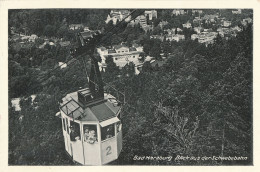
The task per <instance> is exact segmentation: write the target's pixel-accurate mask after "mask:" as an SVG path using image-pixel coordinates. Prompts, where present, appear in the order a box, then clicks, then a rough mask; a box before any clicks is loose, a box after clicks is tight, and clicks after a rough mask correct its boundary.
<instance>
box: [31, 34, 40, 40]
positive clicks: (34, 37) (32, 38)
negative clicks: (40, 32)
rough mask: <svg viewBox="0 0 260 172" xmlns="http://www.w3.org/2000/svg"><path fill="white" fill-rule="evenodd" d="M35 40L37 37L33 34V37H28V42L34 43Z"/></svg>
mask: <svg viewBox="0 0 260 172" xmlns="http://www.w3.org/2000/svg"><path fill="white" fill-rule="evenodd" d="M37 38H38V36H37V35H35V34H33V35H31V36H30V38H29V42H35V40H36V39H37Z"/></svg>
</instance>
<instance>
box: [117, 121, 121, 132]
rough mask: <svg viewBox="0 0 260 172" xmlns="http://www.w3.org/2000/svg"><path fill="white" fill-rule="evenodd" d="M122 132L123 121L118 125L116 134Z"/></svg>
mask: <svg viewBox="0 0 260 172" xmlns="http://www.w3.org/2000/svg"><path fill="white" fill-rule="evenodd" d="M121 130H122V123H121V121H119V122H118V123H116V133H119V131H121Z"/></svg>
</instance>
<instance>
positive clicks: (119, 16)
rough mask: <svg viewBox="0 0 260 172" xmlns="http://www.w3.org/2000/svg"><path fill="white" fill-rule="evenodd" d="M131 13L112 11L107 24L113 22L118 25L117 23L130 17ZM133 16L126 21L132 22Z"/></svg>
mask: <svg viewBox="0 0 260 172" xmlns="http://www.w3.org/2000/svg"><path fill="white" fill-rule="evenodd" d="M129 14H130V11H129V10H111V12H110V14H108V16H107V19H106V21H105V22H106V23H108V22H110V21H112V22H113V24H114V25H116V23H117V21H122V20H123V19H124V18H126V17H127V16H129ZM130 20H131V16H129V17H127V18H126V19H125V21H126V22H127V21H130Z"/></svg>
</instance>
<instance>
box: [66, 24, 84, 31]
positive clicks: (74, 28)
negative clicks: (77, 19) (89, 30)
mask: <svg viewBox="0 0 260 172" xmlns="http://www.w3.org/2000/svg"><path fill="white" fill-rule="evenodd" d="M83 28H84V25H83V24H70V25H69V29H70V30H78V29H83Z"/></svg>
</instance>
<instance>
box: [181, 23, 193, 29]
mask: <svg viewBox="0 0 260 172" xmlns="http://www.w3.org/2000/svg"><path fill="white" fill-rule="evenodd" d="M182 26H183V27H184V28H188V29H189V28H191V23H190V22H189V21H188V22H187V23H184V24H182Z"/></svg>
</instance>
